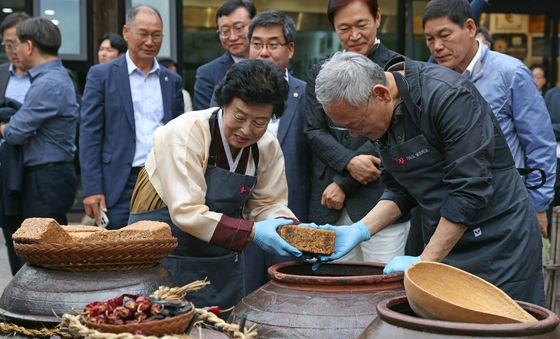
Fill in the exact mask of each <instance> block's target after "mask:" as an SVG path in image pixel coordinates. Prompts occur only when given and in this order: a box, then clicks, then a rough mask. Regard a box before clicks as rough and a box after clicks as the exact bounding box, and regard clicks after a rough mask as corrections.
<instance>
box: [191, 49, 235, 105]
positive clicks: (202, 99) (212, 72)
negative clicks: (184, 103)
mask: <svg viewBox="0 0 560 339" xmlns="http://www.w3.org/2000/svg"><path fill="white" fill-rule="evenodd" d="M231 65H233V58H232V57H231V55H230V54H229V53H227V52H226V53H224V54H223V55H222V56H220V57H219V58H216V59H214V60H212V61H210V62H209V63H207V64H204V65H202V66H200V67H199V68H197V70H196V81H195V83H194V104H193V109H194V110H195V111H199V110H202V109H207V108H209V107H210V99H211V98H212V95H213V94H214V87H216V85H217V84H218V83H219V82H220V81H221V80H222V79H223V78H224V75H226V72H227V71H228V70H229V68H230V67H231Z"/></svg>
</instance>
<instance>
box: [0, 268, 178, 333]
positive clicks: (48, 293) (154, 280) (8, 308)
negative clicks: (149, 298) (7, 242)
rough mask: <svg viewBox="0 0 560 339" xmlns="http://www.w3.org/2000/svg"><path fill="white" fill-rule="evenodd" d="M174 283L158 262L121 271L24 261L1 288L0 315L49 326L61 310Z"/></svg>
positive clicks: (147, 292)
mask: <svg viewBox="0 0 560 339" xmlns="http://www.w3.org/2000/svg"><path fill="white" fill-rule="evenodd" d="M174 284H175V281H174V279H173V277H172V276H171V275H170V274H169V272H168V271H167V270H166V269H165V268H163V267H162V266H160V265H158V266H155V267H153V268H147V269H140V270H131V271H122V272H66V271H56V270H50V269H44V268H40V267H35V266H29V265H24V266H23V267H22V268H21V269H20V270H19V272H18V273H17V274H16V275H15V276H14V277H13V278H12V280H11V281H10V283H9V284H8V286H6V288H5V289H4V293H3V294H2V297H1V298H0V315H1V316H4V317H6V318H8V321H11V322H15V323H17V324H19V325H23V326H26V327H38V326H42V325H45V326H47V327H52V326H51V325H56V324H58V323H59V322H60V319H59V318H58V317H61V316H62V314H64V313H71V314H76V313H79V312H81V311H82V310H83V308H84V307H85V306H86V305H87V304H88V303H90V302H92V301H95V300H107V299H109V298H112V297H115V296H117V295H120V294H123V293H134V294H143V295H150V294H151V293H153V292H154V291H156V290H157V289H158V288H159V286H160V285H165V286H174ZM57 316H58V317H57Z"/></svg>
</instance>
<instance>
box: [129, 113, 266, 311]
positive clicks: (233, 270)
mask: <svg viewBox="0 0 560 339" xmlns="http://www.w3.org/2000/svg"><path fill="white" fill-rule="evenodd" d="M215 117H216V113H214V114H213V115H212V117H211V118H210V120H209V124H210V130H211V135H212V137H214V125H215V124H214V121H215ZM213 145H214V143H212V146H211V147H210V152H209V160H208V167H207V169H206V173H205V175H204V177H205V180H206V186H207V190H206V198H205V199H206V202H205V205H206V206H208V208H209V209H210V210H211V211H214V212H218V213H223V214H225V215H227V216H230V217H236V218H240V217H241V215H242V210H243V206H244V205H245V203H246V202H247V200H249V197H250V196H251V194H252V192H253V189H254V187H255V184H256V181H257V178H256V177H255V176H249V175H242V174H238V173H234V172H230V171H228V170H225V169H223V168H219V167H216V150H215V147H214V146H213ZM251 152H252V154H253V159H254V162H255V173H257V167H258V162H259V151H258V147H257V144H254V145H253V146H251ZM139 220H155V221H162V222H166V223H168V224H169V225H170V226H171V231H172V233H173V236H174V237H176V238H177V239H178V246H177V248H176V249H175V250H174V251H173V253H171V254H170V255H169V256H167V257H166V258H165V259H163V260H162V261H161V264H162V265H163V266H164V267H165V268H167V269H168V270H169V272H170V273H171V274H172V275H173V277H174V278H175V279H176V282H177V285H178V286H183V285H186V284H188V283H191V282H193V281H195V280H201V279H204V278H208V280H209V281H210V285H207V286H206V287H204V288H203V289H201V290H200V291H198V292H194V293H189V294H188V296H187V299H188V300H189V301H191V302H192V303H193V304H194V305H195V306H197V307H204V306H212V305H218V306H220V307H221V308H222V309H224V308H229V307H231V306H235V305H236V304H237V303H238V302H239V301H240V300H241V298H243V297H244V296H245V295H246V293H247V291H246V288H245V279H244V275H245V274H244V271H245V266H246V262H245V259H244V256H243V255H242V253H237V252H233V251H230V250H228V249H225V248H223V247H220V246H216V245H212V244H209V243H207V242H205V241H202V240H200V239H198V238H196V237H193V236H192V235H190V234H188V233H186V232H184V231H182V230H181V229H180V228H178V227H177V226H175V225H174V224H173V222H172V220H171V217H170V215H169V210H168V208H167V207H163V208H160V209H157V210H153V211H149V212H144V213H135V214H131V215H130V218H129V223H133V222H136V221H139ZM223 316H225V317H227V315H223Z"/></svg>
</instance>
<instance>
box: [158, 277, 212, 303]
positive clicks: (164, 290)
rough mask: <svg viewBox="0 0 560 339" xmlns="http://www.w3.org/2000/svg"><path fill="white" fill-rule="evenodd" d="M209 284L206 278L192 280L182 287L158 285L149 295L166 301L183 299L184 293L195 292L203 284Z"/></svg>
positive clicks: (202, 286)
mask: <svg viewBox="0 0 560 339" xmlns="http://www.w3.org/2000/svg"><path fill="white" fill-rule="evenodd" d="M208 284H210V282H209V281H208V280H207V278H204V280H197V281H193V282H192V283H190V284H188V285H185V286H183V287H167V286H160V287H159V288H158V290H157V291H155V292H154V293H152V295H151V296H150V297H154V298H157V299H161V300H167V301H181V302H183V301H185V299H184V298H185V295H186V294H187V293H190V292H196V291H198V290H200V289H202V288H204V286H206V285H208Z"/></svg>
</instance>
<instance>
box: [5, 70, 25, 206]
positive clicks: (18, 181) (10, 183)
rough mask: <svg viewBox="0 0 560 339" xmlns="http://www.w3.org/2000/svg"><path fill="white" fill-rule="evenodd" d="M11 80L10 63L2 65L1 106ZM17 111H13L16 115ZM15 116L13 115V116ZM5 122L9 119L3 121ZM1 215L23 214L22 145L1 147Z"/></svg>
mask: <svg viewBox="0 0 560 339" xmlns="http://www.w3.org/2000/svg"><path fill="white" fill-rule="evenodd" d="M9 80H10V63H9V62H8V63H4V64H1V65H0V103H1V104H0V106H4V99H5V98H6V88H8V81H9ZM15 111H16V110H13V113H15ZM12 115H13V114H12ZM3 120H4V121H5V120H7V119H3ZM0 160H1V162H2V164H1V166H0V185H1V191H2V194H1V195H0V199H2V204H0V214H1V215H7V216H11V215H20V214H21V192H22V190H23V153H22V151H21V146H20V145H8V144H7V143H6V142H4V143H2V145H0Z"/></svg>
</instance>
